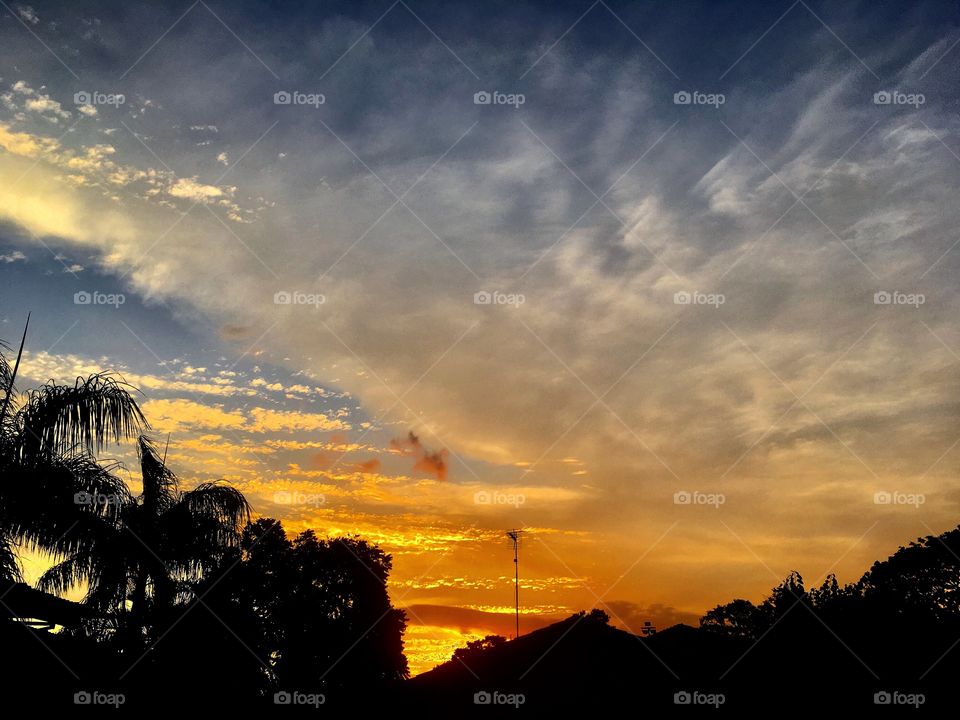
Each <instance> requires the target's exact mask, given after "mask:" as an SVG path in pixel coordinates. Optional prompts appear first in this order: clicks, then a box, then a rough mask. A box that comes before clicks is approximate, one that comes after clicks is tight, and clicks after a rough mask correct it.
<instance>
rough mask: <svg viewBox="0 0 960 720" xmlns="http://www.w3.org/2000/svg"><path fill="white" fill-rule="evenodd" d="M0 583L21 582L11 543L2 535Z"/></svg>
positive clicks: (8, 538) (0, 537) (15, 554)
mask: <svg viewBox="0 0 960 720" xmlns="http://www.w3.org/2000/svg"><path fill="white" fill-rule="evenodd" d="M0 582H2V583H4V584H6V583H11V582H23V578H22V577H21V575H20V563H19V562H18V561H17V553H16V551H15V550H14V548H13V541H12V540H11V538H10V537H9V536H7V535H6V534H4V533H0Z"/></svg>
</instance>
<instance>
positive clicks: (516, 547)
mask: <svg viewBox="0 0 960 720" xmlns="http://www.w3.org/2000/svg"><path fill="white" fill-rule="evenodd" d="M522 532H523V530H507V537H508V538H510V539H511V540H512V541H513V601H514V607H515V610H516V623H517V625H516V628H517V633H516V635H515V636H514V639H516V638H518V637H520V533H522Z"/></svg>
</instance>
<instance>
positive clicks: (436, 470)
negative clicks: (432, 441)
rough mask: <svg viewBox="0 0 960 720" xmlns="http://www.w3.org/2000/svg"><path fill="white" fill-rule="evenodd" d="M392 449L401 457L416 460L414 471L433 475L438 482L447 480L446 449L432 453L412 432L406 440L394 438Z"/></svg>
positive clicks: (391, 442) (391, 443)
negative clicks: (404, 456)
mask: <svg viewBox="0 0 960 720" xmlns="http://www.w3.org/2000/svg"><path fill="white" fill-rule="evenodd" d="M390 447H392V448H393V449H394V450H397V451H398V452H399V453H400V454H401V455H408V456H412V457H414V458H415V461H414V463H413V469H414V470H419V471H420V472H424V473H427V474H428V475H432V476H434V477H435V478H437V480H446V479H447V456H448V455H449V453H448V452H447V450H446V448H444V449H442V450H437V451H436V452H432V451H430V450H427V448H425V447H424V446H423V445H422V444H421V442H420V438H419V437H417V436H416V435H415V434H414V433H413V431H412V430H411V431H410V432H409V433H407V437H405V438H394V439H393V440H391V441H390Z"/></svg>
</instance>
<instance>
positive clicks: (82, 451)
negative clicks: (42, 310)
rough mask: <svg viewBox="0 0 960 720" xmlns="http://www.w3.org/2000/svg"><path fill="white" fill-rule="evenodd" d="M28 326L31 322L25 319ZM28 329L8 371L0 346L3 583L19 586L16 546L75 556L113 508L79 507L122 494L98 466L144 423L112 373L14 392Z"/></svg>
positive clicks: (108, 472)
mask: <svg viewBox="0 0 960 720" xmlns="http://www.w3.org/2000/svg"><path fill="white" fill-rule="evenodd" d="M27 323H28V324H29V318H28V320H27ZM25 340H26V328H24V335H23V339H22V340H21V343H20V349H19V352H18V354H17V359H16V363H15V364H14V365H13V366H12V367H11V366H10V364H9V362H8V361H7V358H6V356H5V355H4V353H3V351H4V350H9V347H7V346H6V345H3V344H2V343H0V383H2V385H3V390H4V398H3V403H2V406H0V583H4V584H9V583H13V582H18V581H20V580H21V574H20V568H19V563H18V560H17V554H16V546H17V545H18V544H23V546H25V547H27V548H29V549H32V550H40V551H43V552H47V553H51V554H52V555H54V556H57V555H64V554H66V553H72V552H76V551H77V550H78V549H79V548H81V547H83V546H84V545H85V544H86V543H87V542H88V535H89V532H90V531H91V529H92V528H93V527H96V526H98V525H99V524H101V523H102V522H103V521H109V520H111V519H112V518H115V517H116V511H117V506H115V505H113V504H105V503H88V502H82V500H83V499H85V498H102V497H112V496H115V495H122V494H123V493H124V492H126V487H125V486H124V484H123V482H122V480H120V479H119V478H117V477H116V476H115V475H114V474H113V470H114V469H115V468H116V467H117V464H116V463H113V464H107V465H103V464H100V463H98V462H97V460H96V453H97V452H99V451H100V450H101V449H102V448H103V447H104V446H105V445H107V444H109V443H119V442H120V441H122V440H124V439H126V438H132V437H136V436H137V435H138V434H139V433H140V432H141V431H142V429H143V428H144V427H146V426H147V421H146V419H145V418H144V416H143V414H142V413H141V411H140V408H139V406H138V405H137V402H136V400H135V399H134V397H133V395H132V394H131V393H130V392H129V388H130V386H129V385H127V384H126V383H125V382H123V380H122V379H117V378H116V377H115V376H113V375H111V374H109V373H97V374H93V375H90V376H89V377H87V378H77V380H76V382H75V383H74V384H73V385H59V384H57V383H55V382H53V381H50V382H48V383H47V384H45V385H42V386H41V387H39V388H35V389H33V390H30V391H29V392H28V393H26V394H25V395H23V396H18V394H17V391H16V385H15V383H16V379H17V372H18V370H19V365H20V358H21V356H22V354H23V346H24V342H25Z"/></svg>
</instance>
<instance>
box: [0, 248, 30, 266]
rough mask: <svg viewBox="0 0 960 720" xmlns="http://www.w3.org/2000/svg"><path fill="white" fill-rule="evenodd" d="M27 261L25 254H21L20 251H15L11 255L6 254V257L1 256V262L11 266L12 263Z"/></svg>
mask: <svg viewBox="0 0 960 720" xmlns="http://www.w3.org/2000/svg"><path fill="white" fill-rule="evenodd" d="M26 259H27V256H26V255H24V254H23V253H22V252H20V251H19V250H14V251H13V252H11V253H6V254H4V255H0V262H2V263H6V264H10V263H14V262H21V261H24V260H26Z"/></svg>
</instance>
